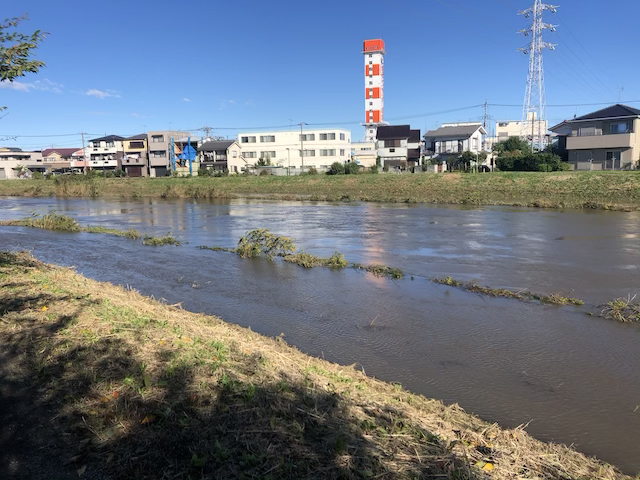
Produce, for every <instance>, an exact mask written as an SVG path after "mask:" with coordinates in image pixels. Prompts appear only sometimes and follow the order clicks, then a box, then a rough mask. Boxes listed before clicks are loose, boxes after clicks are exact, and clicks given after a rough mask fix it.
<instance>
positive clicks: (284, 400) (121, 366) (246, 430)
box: [0, 253, 626, 479]
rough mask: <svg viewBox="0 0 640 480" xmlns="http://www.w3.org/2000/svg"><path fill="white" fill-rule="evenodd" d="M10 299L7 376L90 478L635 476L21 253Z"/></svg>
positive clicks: (9, 269)
mask: <svg viewBox="0 0 640 480" xmlns="http://www.w3.org/2000/svg"><path fill="white" fill-rule="evenodd" d="M0 286H1V289H0V314H1V315H2V316H1V317H0V341H1V342H2V344H3V345H4V346H6V351H7V352H8V353H9V354H10V355H11V359H12V368H11V378H12V380H15V379H21V380H20V381H22V382H28V383H29V384H30V385H31V387H32V390H33V391H34V392H38V393H37V395H38V398H37V399H36V401H37V402H38V403H39V404H44V405H46V410H45V412H46V414H47V415H48V416H49V417H50V418H47V419H46V422H47V423H46V425H51V428H54V429H55V430H56V431H58V432H65V434H64V435H58V434H56V435H52V436H51V438H52V442H57V443H60V444H62V445H63V446H64V447H65V449H64V452H65V453H64V454H63V455H62V460H64V462H65V464H68V465H70V467H69V468H73V469H78V470H79V471H82V473H83V474H84V473H85V472H86V474H87V476H90V477H91V478H107V477H110V478H166V479H169V478H175V479H178V478H295V479H303V478H345V479H350V478H458V479H482V478H495V479H512V478H531V479H533V478H535V479H557V478H564V479H578V478H585V479H586V478H589V479H595V478H598V479H619V478H626V477H624V476H623V475H622V474H621V473H620V472H618V471H616V470H615V469H614V468H613V467H611V466H610V465H607V464H604V463H602V462H599V461H597V460H595V459H592V458H587V457H585V456H583V455H581V454H579V453H577V452H575V451H573V450H571V449H570V448H568V447H565V446H562V445H554V444H547V443H542V442H540V441H537V440H535V439H533V438H531V437H530V436H529V435H527V434H526V432H525V431H524V429H522V428H517V429H514V430H502V429H501V428H499V427H498V426H497V425H495V424H488V423H485V422H483V421H481V420H479V419H478V418H476V417H474V416H471V415H469V414H467V413H465V412H464V411H463V410H462V409H461V408H459V407H458V406H456V405H452V406H445V405H443V404H442V403H440V402H438V401H435V400H430V399H427V398H424V397H422V396H420V395H414V394H411V393H409V392H406V391H404V390H402V388H401V387H399V386H398V385H390V384H387V383H384V382H381V381H378V380H375V379H372V378H369V377H367V376H365V375H364V374H363V373H361V372H358V371H356V370H354V368H352V367H345V366H340V365H335V364H331V363H329V362H326V361H323V360H320V359H316V358H312V357H309V356H307V355H304V354H302V353H301V352H299V351H298V350H296V349H295V348H292V347H290V346H288V345H286V344H285V343H284V341H282V339H280V338H275V339H273V338H267V337H263V336H260V335H258V334H256V333H253V332H251V331H250V330H247V329H243V328H240V327H237V326H234V325H230V324H227V323H224V322H222V321H221V320H219V319H217V318H214V317H209V316H204V315H198V314H193V313H189V312H186V311H184V310H182V309H180V308H179V306H167V305H164V304H162V303H160V302H157V301H154V300H151V299H149V298H145V297H143V296H141V295H139V294H138V293H136V292H134V291H131V290H124V289H122V288H120V287H115V286H112V285H110V284H106V283H99V282H95V281H92V280H88V279H86V278H83V277H81V276H79V275H77V274H75V273H74V272H73V271H71V270H69V269H64V268H59V267H51V266H46V265H43V264H41V263H39V262H37V261H35V260H33V259H32V258H31V257H29V256H28V255H27V254H25V253H19V254H14V253H0ZM3 368H4V367H3V366H0V372H2V376H1V377H0V382H2V381H5V380H7V378H8V377H7V376H6V375H7V372H6V370H3ZM44 420H45V419H43V418H40V419H39V421H38V422H36V423H40V422H42V421H44ZM29 421H31V422H32V423H33V422H34V421H33V419H31V420H30V419H25V422H26V424H29ZM41 434H42V432H41ZM46 452H47V451H44V450H43V451H35V452H27V454H28V455H29V459H30V460H33V459H34V458H36V457H37V456H38V455H46V454H47V453H46Z"/></svg>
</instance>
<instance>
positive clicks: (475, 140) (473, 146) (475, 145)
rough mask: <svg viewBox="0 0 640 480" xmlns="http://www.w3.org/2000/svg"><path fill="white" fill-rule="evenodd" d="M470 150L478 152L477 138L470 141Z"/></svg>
mask: <svg viewBox="0 0 640 480" xmlns="http://www.w3.org/2000/svg"><path fill="white" fill-rule="evenodd" d="M471 148H473V150H478V139H477V138H472V139H471Z"/></svg>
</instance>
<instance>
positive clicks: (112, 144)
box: [107, 141, 116, 148]
mask: <svg viewBox="0 0 640 480" xmlns="http://www.w3.org/2000/svg"><path fill="white" fill-rule="evenodd" d="M115 146H116V144H115V143H114V142H113V141H111V142H107V148H113V147H115Z"/></svg>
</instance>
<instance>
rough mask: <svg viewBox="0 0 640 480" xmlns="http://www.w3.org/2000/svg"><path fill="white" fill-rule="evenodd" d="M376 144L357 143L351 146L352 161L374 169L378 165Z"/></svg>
mask: <svg viewBox="0 0 640 480" xmlns="http://www.w3.org/2000/svg"><path fill="white" fill-rule="evenodd" d="M377 156H378V153H377V151H376V144H375V142H356V143H352V144H351V161H352V162H356V163H357V164H358V165H360V166H362V167H367V168H368V167H373V166H374V165H375V164H376V157H377Z"/></svg>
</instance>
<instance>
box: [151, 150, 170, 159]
mask: <svg viewBox="0 0 640 480" xmlns="http://www.w3.org/2000/svg"><path fill="white" fill-rule="evenodd" d="M149 156H150V157H151V158H164V157H166V156H167V152H165V151H164V150H152V151H151V152H149Z"/></svg>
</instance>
